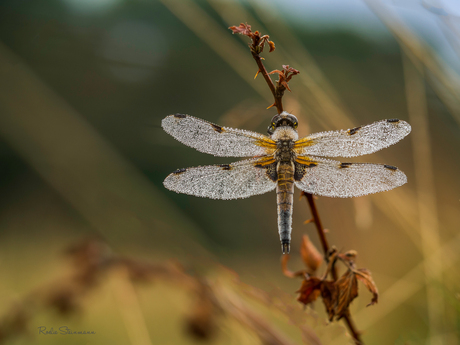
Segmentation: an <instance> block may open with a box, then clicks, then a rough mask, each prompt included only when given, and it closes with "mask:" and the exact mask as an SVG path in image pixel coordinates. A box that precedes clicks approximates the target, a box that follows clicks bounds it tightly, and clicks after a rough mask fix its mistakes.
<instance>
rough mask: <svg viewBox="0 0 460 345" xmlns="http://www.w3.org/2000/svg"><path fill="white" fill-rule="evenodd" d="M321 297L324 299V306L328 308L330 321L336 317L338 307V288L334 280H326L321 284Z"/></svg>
mask: <svg viewBox="0 0 460 345" xmlns="http://www.w3.org/2000/svg"><path fill="white" fill-rule="evenodd" d="M321 297H322V298H323V303H324V306H325V307H326V311H327V314H328V315H329V321H332V319H333V318H334V316H335V308H336V306H337V287H336V285H335V282H334V281H332V280H324V281H323V283H322V284H321Z"/></svg>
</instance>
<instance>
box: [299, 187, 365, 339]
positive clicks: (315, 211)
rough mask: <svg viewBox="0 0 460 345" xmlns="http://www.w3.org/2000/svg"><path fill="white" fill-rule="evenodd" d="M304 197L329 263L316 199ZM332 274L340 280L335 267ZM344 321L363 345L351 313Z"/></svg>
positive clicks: (308, 196) (327, 246)
mask: <svg viewBox="0 0 460 345" xmlns="http://www.w3.org/2000/svg"><path fill="white" fill-rule="evenodd" d="M303 195H305V196H306V198H307V201H308V206H310V211H311V214H312V217H313V221H314V223H315V226H316V230H317V232H318V236H319V239H320V241H321V245H322V247H323V251H324V257H325V259H326V262H328V261H329V257H328V256H329V250H330V247H329V243H328V242H327V238H326V234H325V232H324V228H323V224H322V223H321V219H320V218H319V213H318V209H317V208H316V204H315V199H314V197H313V195H312V194H309V193H305V192H303ZM331 274H332V278H333V279H334V281H335V280H337V279H338V274H337V268H336V267H335V265H333V266H332V269H331ZM343 319H344V321H345V324H346V325H347V327H348V329H349V331H350V333H351V335H352V337H353V340H354V341H355V344H356V345H363V344H364V343H363V341H362V340H361V336H360V332H359V331H358V330H357V329H356V326H355V324H354V322H353V320H352V318H351V315H350V312H348V313H347V314H346V315H345V316H344V317H343Z"/></svg>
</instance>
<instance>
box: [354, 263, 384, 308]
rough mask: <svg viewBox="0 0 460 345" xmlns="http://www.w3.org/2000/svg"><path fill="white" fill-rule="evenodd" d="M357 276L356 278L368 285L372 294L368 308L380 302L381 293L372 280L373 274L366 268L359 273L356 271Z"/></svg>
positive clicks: (359, 270)
mask: <svg viewBox="0 0 460 345" xmlns="http://www.w3.org/2000/svg"><path fill="white" fill-rule="evenodd" d="M355 276H356V278H358V279H359V280H361V281H362V282H363V283H364V285H366V287H367V288H368V289H369V291H370V292H372V295H373V296H372V300H371V303H369V304H368V305H367V306H370V305H373V304H376V303H377V302H378V300H379V292H378V290H377V286H376V285H375V283H374V281H373V280H372V276H371V272H370V271H368V270H367V269H365V268H360V269H358V270H357V271H355Z"/></svg>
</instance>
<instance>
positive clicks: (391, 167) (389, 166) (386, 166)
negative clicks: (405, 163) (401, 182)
mask: <svg viewBox="0 0 460 345" xmlns="http://www.w3.org/2000/svg"><path fill="white" fill-rule="evenodd" d="M383 166H384V167H385V168H387V169H390V170H398V168H396V167H394V166H392V165H386V164H384V165H383Z"/></svg>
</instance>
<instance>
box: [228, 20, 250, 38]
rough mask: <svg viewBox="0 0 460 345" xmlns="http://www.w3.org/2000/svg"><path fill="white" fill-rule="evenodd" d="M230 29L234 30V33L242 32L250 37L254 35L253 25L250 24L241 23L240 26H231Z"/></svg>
mask: <svg viewBox="0 0 460 345" xmlns="http://www.w3.org/2000/svg"><path fill="white" fill-rule="evenodd" d="M229 29H230V30H232V31H233V33H234V34H241V35H245V36H249V37H252V35H253V33H252V31H251V25H249V24H244V23H241V24H240V25H239V26H230V27H229ZM256 33H257V31H256Z"/></svg>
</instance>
